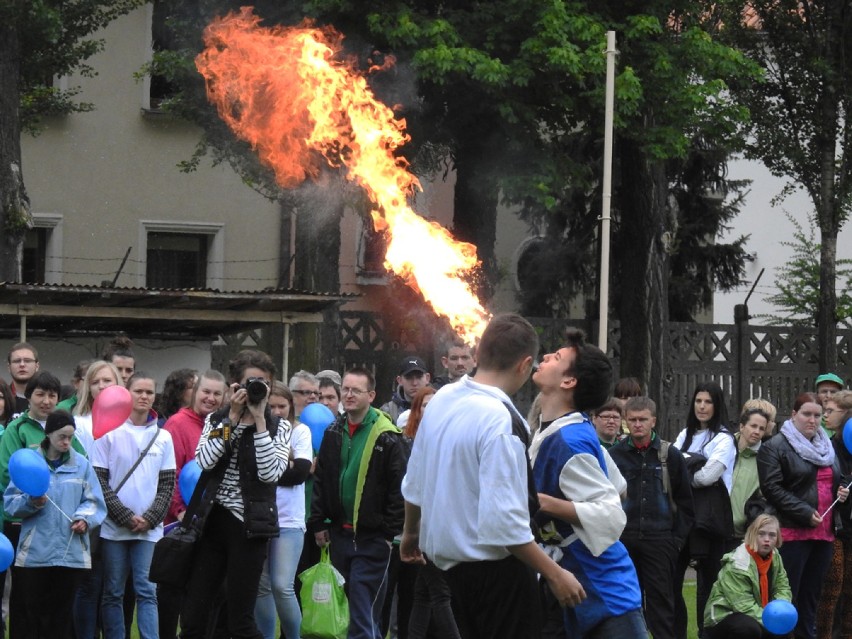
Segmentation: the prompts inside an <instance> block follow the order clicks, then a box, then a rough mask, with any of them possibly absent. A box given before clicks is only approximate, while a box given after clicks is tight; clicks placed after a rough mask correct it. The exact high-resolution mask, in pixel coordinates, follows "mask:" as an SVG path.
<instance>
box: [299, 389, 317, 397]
mask: <svg viewBox="0 0 852 639" xmlns="http://www.w3.org/2000/svg"><path fill="white" fill-rule="evenodd" d="M293 392H294V393H298V394H299V395H301V396H302V397H319V391H315V390H294V391H293Z"/></svg>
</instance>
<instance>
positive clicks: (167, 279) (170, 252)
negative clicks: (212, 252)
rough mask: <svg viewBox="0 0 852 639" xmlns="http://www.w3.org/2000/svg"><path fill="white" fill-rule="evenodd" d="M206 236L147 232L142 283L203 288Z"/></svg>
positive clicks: (205, 279) (154, 286) (205, 280)
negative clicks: (144, 269)
mask: <svg viewBox="0 0 852 639" xmlns="http://www.w3.org/2000/svg"><path fill="white" fill-rule="evenodd" d="M207 243H208V236H206V235H202V234H183V233H149V234H148V250H147V262H148V265H147V270H146V273H145V283H146V286H148V287H149V288H206V287H207V252H208V251H207Z"/></svg>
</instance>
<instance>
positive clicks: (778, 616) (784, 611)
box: [763, 599, 799, 635]
mask: <svg viewBox="0 0 852 639" xmlns="http://www.w3.org/2000/svg"><path fill="white" fill-rule="evenodd" d="M798 620H799V613H798V612H797V611H796V607H795V606H794V605H793V604H791V603H790V602H789V601H784V600H783V599H776V600H775V601H770V602H769V603H768V604H766V608H764V609H763V627H764V628H766V629H767V630H768V631H769V632H771V633H772V634H774V635H786V634H787V633H788V632H790V631H792V630H793V628H795V627H796V622H797V621H798Z"/></svg>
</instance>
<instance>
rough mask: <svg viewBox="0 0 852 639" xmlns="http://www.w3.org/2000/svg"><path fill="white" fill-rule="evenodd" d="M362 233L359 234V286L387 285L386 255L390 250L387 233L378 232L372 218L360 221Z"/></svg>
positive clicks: (357, 275) (357, 274)
mask: <svg viewBox="0 0 852 639" xmlns="http://www.w3.org/2000/svg"><path fill="white" fill-rule="evenodd" d="M358 224H359V225H360V232H359V233H358V234H357V236H356V237H357V238H358V247H357V253H356V254H357V256H358V257H357V259H358V268H357V272H356V281H357V282H358V283H359V284H387V275H388V272H387V269H386V268H385V253H386V252H387V248H388V233H387V231H381V232H377V231H376V230H375V229H374V228H373V223H372V220H371V219H370V218H367V219H364V218H362V219H361V220H359V222H358Z"/></svg>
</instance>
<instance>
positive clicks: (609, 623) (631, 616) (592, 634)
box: [586, 608, 648, 639]
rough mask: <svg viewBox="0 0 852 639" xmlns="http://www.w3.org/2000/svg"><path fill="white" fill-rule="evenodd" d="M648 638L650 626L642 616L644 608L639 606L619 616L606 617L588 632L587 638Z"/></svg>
mask: <svg viewBox="0 0 852 639" xmlns="http://www.w3.org/2000/svg"><path fill="white" fill-rule="evenodd" d="M611 637H618V639H647V637H648V627H647V626H646V625H645V618H644V617H643V616H642V609H641V608H637V609H636V610H631V611H630V612H625V613H624V614H623V615H618V616H617V617H609V618H608V619H604V620H603V621H601V622H600V623H599V624H598V625H597V626H595V627H594V628H592V629H591V630H590V631H589V632H587V633H586V639H610V638H611Z"/></svg>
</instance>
